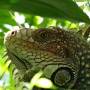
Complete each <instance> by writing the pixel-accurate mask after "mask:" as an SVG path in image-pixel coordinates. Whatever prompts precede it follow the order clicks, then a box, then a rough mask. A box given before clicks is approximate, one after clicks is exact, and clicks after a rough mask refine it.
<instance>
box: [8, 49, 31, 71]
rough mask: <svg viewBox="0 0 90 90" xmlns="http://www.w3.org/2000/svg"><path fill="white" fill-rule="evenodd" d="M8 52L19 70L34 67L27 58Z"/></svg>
mask: <svg viewBox="0 0 90 90" xmlns="http://www.w3.org/2000/svg"><path fill="white" fill-rule="evenodd" d="M7 51H8V50H7ZM7 54H8V57H9V58H10V59H11V60H12V63H13V64H15V65H16V67H17V68H19V70H27V69H28V68H31V67H32V65H31V64H30V63H29V62H28V61H27V60H25V59H22V58H19V57H18V56H17V55H15V54H14V53H13V52H10V51H8V52H7Z"/></svg>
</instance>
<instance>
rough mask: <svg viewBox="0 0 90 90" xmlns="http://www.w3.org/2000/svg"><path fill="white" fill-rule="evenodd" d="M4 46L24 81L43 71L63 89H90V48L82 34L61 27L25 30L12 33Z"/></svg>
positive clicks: (6, 37)
mask: <svg viewBox="0 0 90 90" xmlns="http://www.w3.org/2000/svg"><path fill="white" fill-rule="evenodd" d="M4 43H5V46H6V49H7V53H8V56H9V58H10V59H11V61H12V63H13V64H15V65H16V68H17V69H18V70H19V72H20V73H21V74H22V78H23V80H24V81H29V80H30V79H31V78H32V77H33V75H34V74H35V73H36V72H38V71H39V70H43V71H44V76H45V77H46V78H49V79H51V80H52V81H53V82H54V84H56V85H57V86H59V87H63V88H66V89H76V90H89V89H90V46H89V44H88V43H87V42H86V41H85V40H84V39H83V38H81V37H80V36H79V35H78V34H75V33H74V32H71V31H66V30H62V29H60V28H51V29H50V28H41V29H37V30H32V29H26V28H24V29H20V30H14V31H10V32H8V33H7V34H6V35H5V39H4Z"/></svg>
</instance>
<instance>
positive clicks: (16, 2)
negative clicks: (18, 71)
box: [0, 0, 90, 90]
mask: <svg viewBox="0 0 90 90" xmlns="http://www.w3.org/2000/svg"><path fill="white" fill-rule="evenodd" d="M73 1H78V3H79V2H83V4H81V5H80V7H81V8H82V9H83V10H84V11H85V12H86V13H87V14H88V12H89V10H90V7H89V6H90V3H89V1H88V0H73ZM73 1H72V0H52V1H51V0H35V1H34V0H1V1H0V90H4V89H5V90H22V83H21V84H20V85H19V87H18V89H17V88H16V87H15V81H14V79H13V74H12V73H13V66H10V67H9V64H10V61H8V62H6V58H7V57H3V56H4V53H5V49H4V48H5V47H4V44H3V40H4V34H5V33H6V32H7V31H9V30H12V29H13V27H14V26H16V25H21V26H23V27H26V28H40V27H49V26H58V27H61V28H65V29H70V30H77V31H78V30H79V29H82V28H84V27H85V28H86V26H88V24H86V23H89V24H90V19H89V17H88V16H87V15H86V14H85V13H84V12H83V11H82V10H81V9H80V7H78V6H77V5H76V4H75V3H74V2H73ZM16 11H18V12H16ZM32 14H34V15H32ZM35 15H36V16H35ZM37 15H39V16H37ZM88 15H90V13H89V14H88ZM51 17H53V18H51ZM68 20H71V21H73V22H71V21H68ZM74 21H75V22H74ZM76 21H77V22H76ZM80 22H86V23H80ZM39 74H40V73H39ZM40 75H41V74H40ZM34 78H35V77H34ZM39 78H40V77H39ZM32 81H33V79H32ZM32 81H31V83H30V85H31V86H32V85H33V84H32ZM41 81H42V79H41ZM44 81H45V80H44ZM37 86H39V87H41V86H40V85H37ZM52 87H53V86H52ZM29 88H31V87H29ZM50 88H51V87H50Z"/></svg>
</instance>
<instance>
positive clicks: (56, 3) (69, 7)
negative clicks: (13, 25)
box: [0, 0, 90, 23]
mask: <svg viewBox="0 0 90 90" xmlns="http://www.w3.org/2000/svg"><path fill="white" fill-rule="evenodd" d="M13 1H14V0H3V1H0V8H1V9H9V10H10V9H11V10H14V11H19V12H23V13H28V14H30V13H31V14H35V15H40V16H43V17H53V18H63V19H67V20H71V21H72V20H73V21H78V22H86V23H90V19H89V17H88V16H87V15H86V14H85V13H84V12H83V11H82V10H81V9H80V8H79V7H78V6H77V4H76V3H75V2H74V1H73V0H16V2H13Z"/></svg>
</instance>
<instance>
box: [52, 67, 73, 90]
mask: <svg viewBox="0 0 90 90" xmlns="http://www.w3.org/2000/svg"><path fill="white" fill-rule="evenodd" d="M51 79H52V81H53V82H54V83H55V84H56V85H58V86H60V87H65V88H68V87H69V86H70V84H72V83H71V82H72V81H73V80H74V75H73V73H72V71H71V70H70V69H69V68H67V67H62V68H58V69H57V70H56V71H55V72H54V73H53V74H52V77H51Z"/></svg>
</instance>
